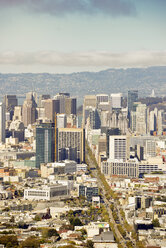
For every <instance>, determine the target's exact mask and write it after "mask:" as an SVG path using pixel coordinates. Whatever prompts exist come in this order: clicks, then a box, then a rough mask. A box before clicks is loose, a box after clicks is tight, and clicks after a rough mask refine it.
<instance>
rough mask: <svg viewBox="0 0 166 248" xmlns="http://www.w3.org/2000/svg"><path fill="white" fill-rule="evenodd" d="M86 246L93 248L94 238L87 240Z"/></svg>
mask: <svg viewBox="0 0 166 248" xmlns="http://www.w3.org/2000/svg"><path fill="white" fill-rule="evenodd" d="M86 247H87V248H93V247H94V245H93V242H92V240H87V242H86Z"/></svg>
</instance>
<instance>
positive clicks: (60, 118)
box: [56, 114, 67, 128]
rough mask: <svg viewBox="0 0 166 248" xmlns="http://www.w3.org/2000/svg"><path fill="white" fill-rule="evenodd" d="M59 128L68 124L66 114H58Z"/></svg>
mask: <svg viewBox="0 0 166 248" xmlns="http://www.w3.org/2000/svg"><path fill="white" fill-rule="evenodd" d="M56 118H57V128H65V127H66V126H67V117H66V114H57V115H56Z"/></svg>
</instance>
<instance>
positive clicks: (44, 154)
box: [36, 123, 55, 168]
mask: <svg viewBox="0 0 166 248" xmlns="http://www.w3.org/2000/svg"><path fill="white" fill-rule="evenodd" d="M54 159H55V125H54V124H52V123H42V124H40V125H38V126H37V127H36V167H37V168H40V164H41V163H49V162H54Z"/></svg>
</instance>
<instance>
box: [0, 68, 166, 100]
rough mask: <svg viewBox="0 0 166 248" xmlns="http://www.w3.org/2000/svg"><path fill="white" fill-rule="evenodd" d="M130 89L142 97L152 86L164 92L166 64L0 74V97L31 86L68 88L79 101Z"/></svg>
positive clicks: (52, 89)
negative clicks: (96, 70) (95, 69)
mask: <svg viewBox="0 0 166 248" xmlns="http://www.w3.org/2000/svg"><path fill="white" fill-rule="evenodd" d="M129 89H138V91H139V95H140V96H141V97H143V96H147V95H150V94H151V91H152V89H154V90H155V94H156V95H157V96H162V95H166V66H158V67H149V68H130V69H108V70H104V71H99V72H78V73H72V74H49V73H37V74H34V73H20V74H0V95H1V97H2V96H3V95H5V94H16V95H19V96H23V95H24V94H25V93H27V92H29V91H32V90H34V91H36V92H37V93H38V94H51V95H55V94H57V93H58V92H69V93H70V94H71V96H75V97H77V98H78V105H80V104H81V103H82V100H83V96H84V95H89V94H98V93H107V94H110V93H116V92H122V93H124V94H125V95H127V91H128V90H129Z"/></svg>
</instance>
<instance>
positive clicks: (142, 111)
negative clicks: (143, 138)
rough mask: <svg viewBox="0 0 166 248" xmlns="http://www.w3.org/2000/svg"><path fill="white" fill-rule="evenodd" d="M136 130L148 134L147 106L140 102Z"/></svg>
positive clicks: (137, 108) (137, 110)
mask: <svg viewBox="0 0 166 248" xmlns="http://www.w3.org/2000/svg"><path fill="white" fill-rule="evenodd" d="M136 132H137V133H138V134H142V135H144V134H147V106H146V104H141V103H140V104H138V105H137V107H136Z"/></svg>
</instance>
